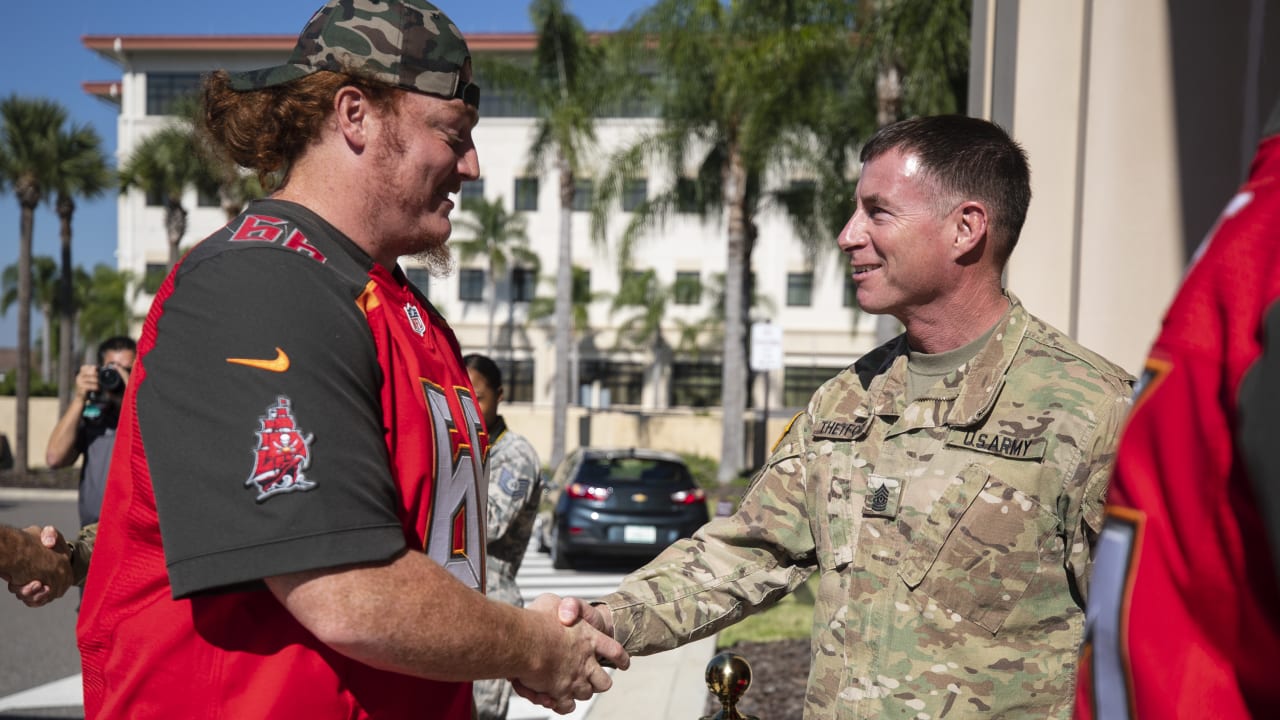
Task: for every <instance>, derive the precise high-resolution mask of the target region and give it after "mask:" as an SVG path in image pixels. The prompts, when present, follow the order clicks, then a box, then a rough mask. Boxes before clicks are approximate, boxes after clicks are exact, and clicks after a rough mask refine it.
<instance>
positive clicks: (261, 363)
mask: <svg viewBox="0 0 1280 720" xmlns="http://www.w3.org/2000/svg"><path fill="white" fill-rule="evenodd" d="M227 362H229V363H234V364H236V365H246V366H248V367H251V368H257V369H259V370H266V371H267V372H276V373H282V372H284V371H285V370H288V369H289V356H288V355H286V354H285V352H284V351H283V350H281V349H280V348H276V356H275V357H274V358H272V359H271V360H263V359H261V358H227Z"/></svg>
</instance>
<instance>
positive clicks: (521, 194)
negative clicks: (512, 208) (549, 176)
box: [515, 177, 538, 212]
mask: <svg viewBox="0 0 1280 720" xmlns="http://www.w3.org/2000/svg"><path fill="white" fill-rule="evenodd" d="M515 194H516V210H522V211H524V212H535V211H537V209H538V178H536V177H523V178H516V193H515Z"/></svg>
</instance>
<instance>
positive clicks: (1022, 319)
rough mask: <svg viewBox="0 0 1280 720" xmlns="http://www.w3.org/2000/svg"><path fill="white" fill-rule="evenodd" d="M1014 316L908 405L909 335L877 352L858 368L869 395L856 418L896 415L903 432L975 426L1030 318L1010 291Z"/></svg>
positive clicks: (993, 396) (998, 386) (991, 401)
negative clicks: (956, 366) (974, 352)
mask: <svg viewBox="0 0 1280 720" xmlns="http://www.w3.org/2000/svg"><path fill="white" fill-rule="evenodd" d="M1005 296H1006V297H1008V298H1009V305H1010V308H1009V312H1008V313H1006V314H1005V316H1004V317H1003V318H1002V319H1001V320H1000V321H999V322H998V323H997V324H996V327H995V329H994V331H993V332H992V333H991V338H990V339H989V340H988V341H987V343H986V344H985V345H983V346H982V348H980V349H979V350H978V352H977V353H976V354H975V355H974V357H973V358H972V359H971V360H970V361H969V362H967V363H965V364H964V365H962V366H960V367H959V368H958V369H956V370H955V371H954V372H952V373H950V374H948V375H947V376H945V377H944V378H942V380H941V381H940V382H939V383H937V384H935V385H934V386H933V387H931V388H930V389H929V390H928V391H926V392H925V393H924V394H923V395H921V396H920V397H919V398H918V399H917V400H916V401H915V402H913V403H911V404H910V405H907V404H906V402H905V397H906V383H907V350H908V348H907V337H906V335H905V334H903V335H899V336H898V337H896V338H894V339H893V340H890V341H889V342H887V343H885V344H884V345H881V346H880V347H878V348H876V349H875V350H872V351H871V352H869V353H867V354H866V355H864V356H863V357H862V359H860V360H858V362H857V363H855V364H854V371H855V372H856V373H857V374H858V377H859V378H860V379H861V380H862V386H863V387H864V388H866V395H865V396H864V401H863V403H862V404H861V406H860V407H858V408H857V410H855V412H854V415H855V417H857V418H858V419H860V420H864V421H865V420H867V419H869V418H870V417H871V416H876V415H879V416H896V417H897V418H898V422H897V423H895V425H898V426H900V427H898V428H895V432H896V431H898V430H908V429H913V428H918V427H937V426H944V425H945V426H961V427H962V426H966V425H973V424H976V423H977V422H978V421H979V420H981V419H982V418H983V417H985V416H986V415H987V413H989V412H990V411H991V408H992V406H993V405H995V399H996V397H997V396H998V395H999V393H1000V389H1001V388H1002V387H1003V386H1004V377H1005V374H1006V373H1007V372H1008V370H1009V365H1010V364H1011V363H1012V362H1013V358H1014V355H1015V354H1016V353H1017V351H1018V347H1019V346H1020V345H1021V344H1022V339H1023V338H1024V337H1025V336H1026V332H1027V326H1028V322H1029V316H1028V314H1027V311H1026V308H1024V307H1023V306H1022V302H1021V301H1019V300H1018V298H1017V297H1016V296H1015V295H1014V294H1013V293H1011V292H1009V291H1007V290H1006V291H1005Z"/></svg>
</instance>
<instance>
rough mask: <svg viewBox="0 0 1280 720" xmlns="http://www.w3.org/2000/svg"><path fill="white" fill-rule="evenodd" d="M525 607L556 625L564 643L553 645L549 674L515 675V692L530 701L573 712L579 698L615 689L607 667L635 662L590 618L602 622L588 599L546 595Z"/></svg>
mask: <svg viewBox="0 0 1280 720" xmlns="http://www.w3.org/2000/svg"><path fill="white" fill-rule="evenodd" d="M526 609H527V610H530V611H532V612H535V613H539V614H541V615H542V616H543V617H544V618H546V620H548V621H550V622H552V623H555V625H556V626H557V629H558V633H557V634H558V635H559V636H560V637H559V640H560V642H559V643H558V644H557V645H555V646H553V647H552V648H551V649H550V660H551V662H550V663H549V664H548V665H547V666H546V668H545V672H541V673H536V674H530V675H529V676H527V677H518V678H512V679H511V684H512V686H513V687H514V688H515V691H516V693H517V694H519V695H520V696H521V697H523V698H525V699H526V700H528V701H530V702H532V703H536V704H538V705H541V706H543V707H546V708H549V709H551V710H553V711H555V712H557V713H560V714H565V713H569V712H572V711H573V709H574V707H575V705H576V702H575V701H577V700H587V699H589V698H590V697H591V696H592V695H594V694H595V693H598V692H604V691H606V690H608V689H609V688H610V687H612V685H613V680H612V678H610V676H609V673H608V671H606V670H605V669H604V668H605V667H606V666H610V667H617V668H620V669H623V670H625V669H627V668H628V667H629V666H630V665H631V658H630V656H628V655H627V653H626V651H625V650H623V649H622V646H621V645H619V644H618V643H617V641H615V640H614V639H613V638H612V637H610V636H609V635H607V634H604V633H602V632H601V631H600V629H599V626H597V625H596V623H594V622H592V620H593V619H595V620H597V621H598V618H593V617H592V615H593V614H598V613H595V612H594V608H591V607H590V606H588V605H586V604H585V603H582V602H580V601H570V600H562V599H561V598H559V597H557V596H555V595H551V594H546V595H542V596H539V597H538V598H537V599H536V600H534V601H533V602H532V603H530V604H529V605H528V606H527V607H526ZM582 620H587V622H582ZM553 637H554V635H553Z"/></svg>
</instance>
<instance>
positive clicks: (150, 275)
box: [142, 263, 169, 295]
mask: <svg viewBox="0 0 1280 720" xmlns="http://www.w3.org/2000/svg"><path fill="white" fill-rule="evenodd" d="M168 274H169V265H168V263H147V269H146V271H145V272H144V273H143V275H142V290H143V291H144V292H146V293H147V294H149V295H155V294H156V293H157V292H158V291H159V290H160V285H161V284H162V283H164V279H165V276H167V275H168Z"/></svg>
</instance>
